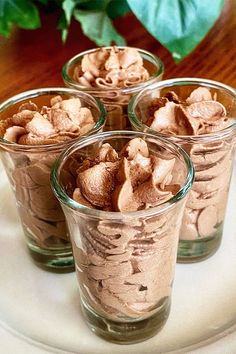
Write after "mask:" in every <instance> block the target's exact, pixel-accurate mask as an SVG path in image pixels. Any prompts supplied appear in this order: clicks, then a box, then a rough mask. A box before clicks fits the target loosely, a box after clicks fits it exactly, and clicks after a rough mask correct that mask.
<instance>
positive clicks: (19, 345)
mask: <svg viewBox="0 0 236 354" xmlns="http://www.w3.org/2000/svg"><path fill="white" fill-rule="evenodd" d="M235 181H236V171H235V173H234V176H233V178H232V183H231V190H230V198H229V204H228V209H227V216H226V222H225V228H224V236H223V242H222V245H221V247H220V249H219V251H218V252H217V253H216V254H215V255H214V256H213V257H211V258H210V259H208V260H206V261H204V262H200V263H196V264H190V265H184V264H178V265H177V267H176V276H175V282H174V288H173V295H172V308H171V313H170V317H169V319H168V321H167V323H166V325H165V327H164V328H163V330H162V331H161V332H160V333H159V334H157V335H156V336H155V337H153V338H151V339H149V340H148V341H145V342H143V343H139V344H134V345H129V346H123V345H122V346H121V345H116V344H110V343H108V342H105V341H103V340H102V339H100V338H98V337H97V336H95V335H94V334H93V333H91V332H90V330H89V329H88V327H87V326H86V324H85V323H84V321H83V319H82V315H81V311H80V306H79V297H78V292H77V283H76V277H75V274H74V273H70V274H52V273H48V272H45V271H43V270H41V269H39V268H37V267H36V266H35V265H34V264H33V263H32V262H31V259H30V258H29V256H28V253H27V251H26V249H25V245H24V241H23V235H22V230H21V227H20V225H19V219H18V217H17V213H16V209H15V203H14V198H13V195H12V192H11V191H10V188H9V184H8V181H7V179H6V176H5V172H4V171H3V170H2V167H1V166H0V195H1V203H0V269H1V271H0V289H1V291H0V321H1V323H0V338H1V346H0V353H7V352H8V353H13V352H14V353H16V354H21V353H22V354H26V353H30V354H42V353H49V352H59V353H79V354H118V353H128V354H134V353H135V354H143V353H148V354H154V353H155V354H158V353H161V354H164V353H169V354H170V353H171V354H174V353H175V354H177V353H184V352H187V353H199V354H200V353H201V354H203V353H204V354H205V353H206V354H210V353H214V354H218V353H219V354H222V353H224V354H226V353H227V354H233V353H236V217H235V209H236V183H235Z"/></svg>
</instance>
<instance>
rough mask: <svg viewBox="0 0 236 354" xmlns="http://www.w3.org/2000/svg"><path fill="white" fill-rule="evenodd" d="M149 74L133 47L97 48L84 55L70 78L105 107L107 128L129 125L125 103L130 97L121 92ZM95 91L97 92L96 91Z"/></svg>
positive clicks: (146, 78)
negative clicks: (91, 92) (99, 100)
mask: <svg viewBox="0 0 236 354" xmlns="http://www.w3.org/2000/svg"><path fill="white" fill-rule="evenodd" d="M149 77H150V73H149V72H148V70H147V69H146V68H145V66H144V61H143V59H142V57H141V55H140V53H139V52H138V50H137V49H136V48H130V47H124V48H117V47H115V46H114V47H111V48H100V49H98V50H96V51H94V52H91V53H88V54H85V55H84V57H83V59H82V61H81V63H80V64H77V65H76V66H75V68H74V70H73V79H74V80H75V81H77V82H78V83H79V84H80V85H81V86H83V87H85V88H86V89H87V90H88V91H89V89H92V90H93V93H94V95H96V96H98V97H99V98H100V99H101V100H102V101H103V103H104V104H105V106H106V110H107V113H108V120H107V129H111V130H116V129H122V128H125V127H126V125H128V124H129V121H128V118H127V104H128V102H129V100H130V97H131V95H130V94H128V93H127V92H123V93H122V89H124V88H129V87H132V86H135V85H137V84H140V83H142V82H145V81H146V80H148V79H149ZM96 89H97V90H96Z"/></svg>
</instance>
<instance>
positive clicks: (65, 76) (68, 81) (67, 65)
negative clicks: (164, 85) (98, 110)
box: [61, 46, 164, 94]
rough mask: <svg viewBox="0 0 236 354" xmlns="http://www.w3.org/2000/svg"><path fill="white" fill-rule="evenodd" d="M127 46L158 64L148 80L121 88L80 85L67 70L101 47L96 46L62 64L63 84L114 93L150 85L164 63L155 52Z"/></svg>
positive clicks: (84, 89) (128, 92)
mask: <svg viewBox="0 0 236 354" xmlns="http://www.w3.org/2000/svg"><path fill="white" fill-rule="evenodd" d="M102 48H104V49H107V50H110V49H111V48H113V46H107V47H102ZM116 48H118V49H125V48H127V46H116ZM128 48H132V49H136V50H137V51H138V52H139V53H141V54H143V55H146V56H148V57H150V58H151V59H152V60H153V62H155V64H156V66H158V68H159V69H158V70H157V71H156V72H155V74H153V75H152V76H151V77H150V78H149V79H148V80H145V81H142V82H140V83H138V84H136V85H135V84H134V85H131V86H130V87H124V88H123V87H122V88H111V87H107V88H105V87H104V88H103V89H100V88H99V87H85V86H83V85H80V84H79V83H78V81H76V80H74V79H73V78H72V77H71V76H70V75H69V74H68V71H69V69H70V68H71V66H72V65H74V64H76V63H77V62H78V61H79V59H80V58H82V57H83V56H84V55H85V54H90V53H93V52H96V51H98V50H100V49H101V48H99V47H98V48H92V49H89V50H85V51H83V52H81V53H78V54H76V55H74V56H73V57H72V58H71V59H69V60H68V61H67V62H66V63H65V64H64V65H63V67H62V71H61V73H62V78H63V80H64V82H65V84H68V85H71V86H73V88H77V89H78V90H82V91H85V92H86V91H87V92H92V93H94V92H115V93H120V94H130V93H133V92H137V91H138V90H140V87H143V86H147V85H148V86H149V85H151V84H152V83H153V82H155V79H156V78H157V77H159V76H160V75H162V74H163V73H164V64H163V62H162V60H161V59H160V58H159V57H158V56H156V55H155V54H153V53H151V52H149V51H147V50H145V49H141V48H136V47H130V46H128Z"/></svg>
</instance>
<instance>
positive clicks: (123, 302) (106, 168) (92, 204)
mask: <svg viewBox="0 0 236 354" xmlns="http://www.w3.org/2000/svg"><path fill="white" fill-rule="evenodd" d="M175 163H176V160H175V158H173V156H171V157H169V159H168V158H166V157H165V156H163V154H161V153H160V154H158V152H156V151H155V155H154V154H153V153H152V152H151V151H149V149H148V146H147V144H146V142H145V141H144V140H142V139H141V138H134V139H132V140H130V141H129V142H128V144H126V145H125V146H124V147H123V148H122V149H121V150H120V151H119V152H117V151H115V150H114V149H113V147H112V146H111V145H109V144H108V143H106V144H103V145H102V146H101V147H100V148H99V150H98V152H97V153H96V154H95V156H94V157H93V158H91V157H89V158H86V159H85V160H83V162H82V163H80V165H79V167H78V168H77V170H76V185H75V188H74V189H71V197H72V198H73V199H74V200H75V201H77V202H78V203H80V204H82V205H83V206H86V207H89V208H94V209H97V210H101V211H105V212H106V211H108V212H120V218H119V219H115V218H114V219H112V218H109V219H106V217H105V216H104V217H103V218H99V219H96V218H95V219H94V220H91V219H89V220H87V219H84V220H83V218H80V222H79V224H77V223H76V219H75V220H74V221H72V224H73V222H74V225H73V226H72V225H71V228H74V231H72V234H73V237H72V242H73V243H74V247H73V250H74V258H75V263H76V269H77V275H78V277H79V283H80V288H81V292H82V297H85V298H86V302H88V303H89V304H90V305H91V306H92V308H93V309H94V310H95V311H97V312H98V313H100V314H103V315H104V316H105V317H108V318H110V319H113V320H122V319H124V320H125V319H127V318H133V319H135V318H139V319H140V318H147V317H149V316H151V315H152V314H154V313H155V311H156V309H157V308H158V307H159V306H161V303H162V302H163V301H165V299H167V298H168V297H169V296H170V293H171V286H172V282H173V277H174V274H173V273H174V264H175V261H176V253H177V243H178V232H179V227H180V224H181V215H179V214H180V213H176V210H175V209H173V208H171V209H170V210H168V211H166V212H164V213H160V214H158V213H156V215H155V216H149V217H146V216H145V215H143V216H140V217H128V216H126V212H131V211H138V210H146V209H150V208H153V207H156V206H158V205H161V204H162V203H165V202H167V201H168V200H170V199H171V198H172V197H173V196H174V195H175V194H176V193H177V192H178V191H179V189H180V184H178V183H177V180H174V178H173V173H174V168H175ZM72 173H73V175H75V173H74V172H72ZM78 230H80V231H78Z"/></svg>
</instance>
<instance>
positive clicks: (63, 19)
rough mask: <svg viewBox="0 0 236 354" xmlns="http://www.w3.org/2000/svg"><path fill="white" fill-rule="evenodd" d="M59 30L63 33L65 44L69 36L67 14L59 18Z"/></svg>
mask: <svg viewBox="0 0 236 354" xmlns="http://www.w3.org/2000/svg"><path fill="white" fill-rule="evenodd" d="M57 28H58V29H59V30H60V31H61V39H62V42H63V43H65V42H66V39H67V36H68V23H67V21H66V16H65V14H62V15H61V17H60V18H59V21H58V25H57Z"/></svg>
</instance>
